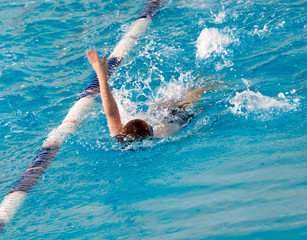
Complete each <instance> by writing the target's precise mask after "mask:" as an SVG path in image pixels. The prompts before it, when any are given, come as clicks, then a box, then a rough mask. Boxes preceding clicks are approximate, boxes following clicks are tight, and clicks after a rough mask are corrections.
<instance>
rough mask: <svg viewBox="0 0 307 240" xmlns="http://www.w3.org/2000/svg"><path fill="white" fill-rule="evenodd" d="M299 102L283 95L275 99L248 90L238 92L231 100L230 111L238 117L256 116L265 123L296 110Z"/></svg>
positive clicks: (280, 94)
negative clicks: (281, 114)
mask: <svg viewBox="0 0 307 240" xmlns="http://www.w3.org/2000/svg"><path fill="white" fill-rule="evenodd" d="M298 102H299V99H298V98H294V99H292V100H291V99H287V98H286V97H285V95H284V94H283V93H279V94H278V97H277V98H276V97H275V98H274V97H268V96H264V95H262V94H261V93H260V92H253V91H251V90H249V89H247V90H245V91H243V92H236V95H235V96H234V97H232V98H231V99H229V103H230V104H231V105H232V106H230V107H229V110H230V111H231V112H232V113H233V114H236V115H242V116H245V117H251V116H254V117H256V118H257V119H260V120H262V121H264V120H268V119H272V118H274V116H276V115H279V114H280V113H283V112H288V111H291V110H296V107H297V106H298Z"/></svg>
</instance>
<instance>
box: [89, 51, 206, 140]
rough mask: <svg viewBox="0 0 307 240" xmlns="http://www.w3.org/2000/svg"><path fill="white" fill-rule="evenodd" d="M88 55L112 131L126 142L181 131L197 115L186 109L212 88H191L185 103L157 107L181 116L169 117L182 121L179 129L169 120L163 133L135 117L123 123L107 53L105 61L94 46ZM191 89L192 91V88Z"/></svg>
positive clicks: (178, 122)
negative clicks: (110, 84)
mask: <svg viewBox="0 0 307 240" xmlns="http://www.w3.org/2000/svg"><path fill="white" fill-rule="evenodd" d="M87 58H88V60H89V62H90V63H91V65H92V67H93V68H94V70H95V72H96V74H97V77H98V80H99V88H100V96H101V99H102V105H103V108H104V110H105V114H106V117H107V121H108V127H109V130H110V134H111V136H112V137H116V138H117V140H119V141H120V142H121V141H123V139H124V141H127V140H128V141H134V140H143V139H145V138H148V137H154V136H155V137H162V136H169V135H171V134H172V133H174V131H175V132H176V131H178V130H180V128H182V127H183V126H184V125H185V124H187V123H188V122H189V121H190V120H191V119H192V118H193V117H194V114H193V113H189V112H188V111H186V108H187V107H188V106H190V105H192V104H193V103H195V102H197V101H199V100H200V98H201V96H202V95H203V93H204V91H206V90H208V87H200V88H198V89H196V90H192V91H189V92H188V93H187V94H186V95H185V98H184V100H183V101H181V102H177V103H167V104H164V105H160V106H156V107H157V110H159V109H163V108H164V109H165V108H167V109H168V112H169V115H171V116H174V117H175V118H177V119H175V120H174V118H173V119H172V120H168V123H173V122H174V121H176V123H177V125H178V124H179V126H178V127H177V128H176V129H175V128H170V127H169V126H167V125H168V124H167V123H166V125H165V127H164V129H162V130H161V131H159V133H157V134H154V131H153V127H152V126H151V125H150V124H149V123H147V122H146V121H144V120H142V119H134V120H131V121H129V122H128V123H127V124H126V125H123V123H122V121H121V116H120V113H119V110H118V107H117V103H116V101H115V99H114V97H113V94H112V92H111V90H110V87H109V84H108V61H107V56H106V55H104V56H103V60H102V61H101V59H100V58H99V56H98V53H97V51H96V50H93V49H90V50H89V51H88V52H87ZM189 90H191V88H190V89H189ZM162 128H163V127H162Z"/></svg>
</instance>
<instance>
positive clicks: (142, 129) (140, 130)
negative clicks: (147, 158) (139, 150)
mask: <svg viewBox="0 0 307 240" xmlns="http://www.w3.org/2000/svg"><path fill="white" fill-rule="evenodd" d="M150 136H153V130H152V127H151V126H150V125H149V124H148V123H147V122H145V121H144V120H142V119H134V120H131V121H129V122H128V123H127V124H126V125H125V126H124V130H123V131H122V133H121V134H119V135H117V136H116V138H117V140H118V141H119V142H123V141H125V140H128V141H129V142H130V141H142V140H143V139H145V138H147V137H150Z"/></svg>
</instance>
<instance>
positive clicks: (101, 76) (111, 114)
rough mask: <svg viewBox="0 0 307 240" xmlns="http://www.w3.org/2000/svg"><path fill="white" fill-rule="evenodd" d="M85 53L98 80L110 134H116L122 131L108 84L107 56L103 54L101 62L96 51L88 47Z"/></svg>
mask: <svg viewBox="0 0 307 240" xmlns="http://www.w3.org/2000/svg"><path fill="white" fill-rule="evenodd" d="M86 55H87V58H88V60H89V62H90V63H91V65H92V67H93V68H94V70H95V72H96V74H97V77H98V80H99V87H100V96H101V99H102V105H103V108H104V110H105V113H106V116H107V120H108V126H109V130H110V133H111V135H112V136H116V135H118V134H120V133H121V132H122V131H123V124H122V122H121V118H120V114H119V111H118V107H117V104H116V101H115V99H114V97H113V94H112V92H111V90H110V87H109V84H108V61H107V56H106V55H104V56H103V62H101V59H100V58H99V56H98V53H97V51H96V50H93V49H90V50H89V51H88V52H87V54H86Z"/></svg>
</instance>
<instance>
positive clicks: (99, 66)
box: [86, 49, 108, 77]
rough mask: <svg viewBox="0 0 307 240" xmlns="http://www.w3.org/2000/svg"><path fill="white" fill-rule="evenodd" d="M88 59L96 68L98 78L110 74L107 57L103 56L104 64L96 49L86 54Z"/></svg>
mask: <svg viewBox="0 0 307 240" xmlns="http://www.w3.org/2000/svg"><path fill="white" fill-rule="evenodd" d="M86 56H87V59H88V60H89V62H90V63H91V65H92V67H93V68H94V70H95V72H96V74H97V75H98V76H101V77H102V76H107V74H108V61H107V56H106V55H104V56H103V62H101V59H100V57H99V56H98V53H97V51H96V50H94V49H90V50H88V51H87V53H86Z"/></svg>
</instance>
